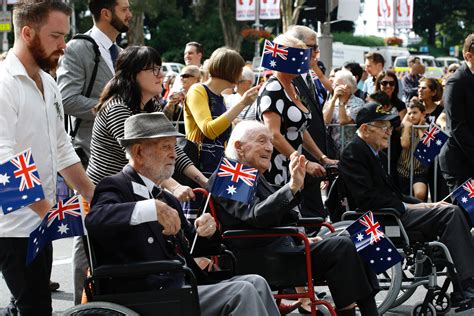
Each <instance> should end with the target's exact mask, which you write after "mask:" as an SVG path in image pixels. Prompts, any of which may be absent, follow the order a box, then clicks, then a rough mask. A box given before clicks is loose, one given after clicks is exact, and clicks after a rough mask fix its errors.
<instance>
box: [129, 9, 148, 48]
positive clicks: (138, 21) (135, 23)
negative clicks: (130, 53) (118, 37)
mask: <svg viewBox="0 0 474 316" xmlns="http://www.w3.org/2000/svg"><path fill="white" fill-rule="evenodd" d="M143 16H144V14H143V11H140V12H137V11H135V12H134V13H133V17H132V19H131V20H130V24H129V30H128V32H127V43H128V45H144V44H145V37H144V34H143Z"/></svg>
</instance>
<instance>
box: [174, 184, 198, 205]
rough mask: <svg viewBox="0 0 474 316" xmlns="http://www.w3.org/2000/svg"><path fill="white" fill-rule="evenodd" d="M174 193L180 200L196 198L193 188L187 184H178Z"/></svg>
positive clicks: (185, 200)
mask: <svg viewBox="0 0 474 316" xmlns="http://www.w3.org/2000/svg"><path fill="white" fill-rule="evenodd" d="M172 193H173V195H174V196H175V197H176V198H177V199H178V200H179V201H180V202H187V201H189V200H194V199H195V198H196V196H195V195H194V192H193V189H191V188H190V187H188V186H185V185H180V184H178V186H177V187H176V188H175V189H174V190H173V192H172Z"/></svg>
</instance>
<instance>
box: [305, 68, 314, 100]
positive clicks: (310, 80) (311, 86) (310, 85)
mask: <svg viewBox="0 0 474 316" xmlns="http://www.w3.org/2000/svg"><path fill="white" fill-rule="evenodd" d="M306 84H307V86H308V89H309V93H310V94H311V96H312V97H313V99H314V100H316V86H315V85H314V81H313V78H312V77H311V73H310V72H308V73H307V74H306Z"/></svg>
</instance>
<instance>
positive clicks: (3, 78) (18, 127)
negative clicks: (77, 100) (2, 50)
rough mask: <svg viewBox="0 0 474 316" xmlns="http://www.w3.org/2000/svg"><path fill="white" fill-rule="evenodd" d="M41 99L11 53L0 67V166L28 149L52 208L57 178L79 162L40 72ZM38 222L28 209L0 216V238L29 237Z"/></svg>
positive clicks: (53, 88) (53, 92) (48, 81)
mask: <svg viewBox="0 0 474 316" xmlns="http://www.w3.org/2000/svg"><path fill="white" fill-rule="evenodd" d="M39 74H40V77H41V81H42V83H43V90H44V92H43V94H41V92H40V90H39V89H38V87H37V86H36V83H35V82H34V81H33V80H32V79H31V78H30V77H29V76H28V73H27V72H26V69H25V67H24V66H23V64H22V63H21V61H20V60H19V59H18V58H17V56H16V55H15V54H14V53H13V51H12V50H10V52H9V53H8V55H7V58H6V59H5V60H4V61H3V62H2V63H1V64H0V83H1V84H0V106H1V111H0V161H2V162H3V161H5V160H7V159H9V158H11V157H12V156H14V155H16V154H18V153H20V152H22V151H24V150H26V149H28V148H31V153H32V156H33V159H34V161H35V163H36V167H37V168H38V173H39V176H40V179H41V183H42V186H43V191H44V195H45V198H46V199H47V200H48V201H49V202H50V203H51V205H54V204H55V203H56V197H55V194H56V179H57V172H58V171H60V170H62V169H64V168H66V167H69V166H71V165H73V164H75V163H77V162H79V157H77V155H76V153H75V152H74V149H73V147H72V145H71V141H70V139H69V137H68V136H67V134H66V132H65V130H64V111H63V105H62V101H61V94H60V93H59V89H58V86H57V85H56V82H55V81H54V79H53V78H52V77H51V76H50V75H49V74H47V73H46V72H44V71H40V73H39ZM40 222H41V219H40V218H39V216H38V215H37V214H36V213H35V212H33V211H32V210H31V209H30V208H29V207H24V208H22V209H20V210H17V211H14V212H12V213H10V214H8V215H4V214H3V211H0V237H29V234H30V233H31V232H32V231H33V230H34V229H35V228H36V227H37V226H38V225H39V224H40Z"/></svg>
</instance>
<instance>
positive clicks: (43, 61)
mask: <svg viewBox="0 0 474 316" xmlns="http://www.w3.org/2000/svg"><path fill="white" fill-rule="evenodd" d="M28 49H29V50H30V53H31V55H32V56H33V59H34V60H35V62H36V64H38V66H39V67H40V68H41V69H43V70H45V71H51V70H54V69H56V67H57V66H58V63H59V57H61V56H62V55H64V51H63V50H62V49H58V50H55V51H54V52H52V53H51V54H49V55H47V54H46V50H45V49H44V46H43V43H42V42H41V40H40V38H39V36H38V35H36V34H35V36H34V38H33V40H32V41H31V43H29V44H28Z"/></svg>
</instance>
